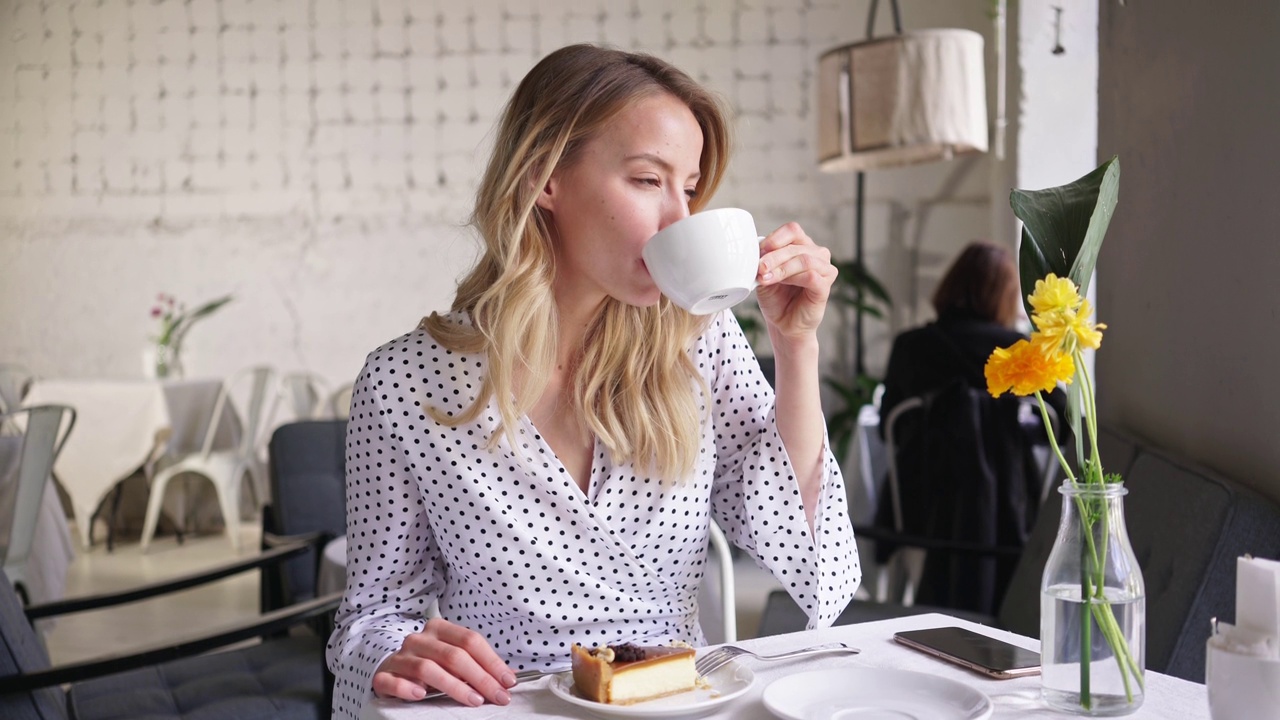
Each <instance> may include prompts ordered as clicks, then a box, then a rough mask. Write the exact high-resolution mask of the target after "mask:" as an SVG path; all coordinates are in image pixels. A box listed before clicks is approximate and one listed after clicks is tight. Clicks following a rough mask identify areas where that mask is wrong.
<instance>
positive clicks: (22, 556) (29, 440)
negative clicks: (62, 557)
mask: <svg viewBox="0 0 1280 720" xmlns="http://www.w3.org/2000/svg"><path fill="white" fill-rule="evenodd" d="M2 419H3V420H4V422H5V424H9V425H10V426H11V427H17V428H21V429H22V440H21V443H22V445H21V450H20V451H19V454H18V468H17V474H16V478H15V479H14V481H6V478H5V477H4V476H3V475H0V528H8V532H4V533H0V561H3V567H4V574H5V575H7V576H8V577H9V581H10V582H11V583H13V586H14V589H15V590H16V591H17V592H18V594H19V595H20V596H21V597H22V600H23V602H24V603H27V602H30V600H31V598H30V595H29V593H28V590H27V587H26V580H27V562H28V560H30V559H31V546H32V544H33V541H34V540H35V535H36V522H37V520H38V519H39V517H40V503H41V502H43V500H44V493H45V488H47V487H48V486H49V483H50V477H51V473H52V471H53V461H54V459H55V458H56V457H57V456H58V452H59V451H61V450H62V445H63V443H65V442H66V440H67V437H68V436H69V435H70V434H71V429H72V427H74V426H75V423H76V411H75V410H74V409H72V408H70V407H67V406H65V405H38V406H36V407H30V408H23V409H21V410H16V411H14V412H11V413H8V414H6V415H4V416H3V417H2ZM64 425H65V428H64ZM6 474H7V473H6Z"/></svg>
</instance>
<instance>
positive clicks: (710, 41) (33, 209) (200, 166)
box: [0, 0, 989, 385]
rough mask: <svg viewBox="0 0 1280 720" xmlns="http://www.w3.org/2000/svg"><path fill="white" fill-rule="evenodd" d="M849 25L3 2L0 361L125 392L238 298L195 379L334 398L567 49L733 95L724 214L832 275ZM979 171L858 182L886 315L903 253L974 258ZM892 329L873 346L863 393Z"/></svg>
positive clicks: (198, 357) (938, 14)
mask: <svg viewBox="0 0 1280 720" xmlns="http://www.w3.org/2000/svg"><path fill="white" fill-rule="evenodd" d="M902 5H903V10H904V16H905V19H906V21H907V25H908V27H927V26H931V25H933V24H935V22H934V19H936V18H943V19H945V20H946V21H947V24H957V23H958V22H959V24H961V25H962V26H965V27H970V28H973V29H976V30H979V31H982V32H984V34H989V32H988V28H987V24H986V16H985V10H986V3H985V2H983V1H981V0H964V2H962V1H961V0H954V2H948V3H943V4H939V3H937V2H929V1H928V0H904V2H902ZM866 7H867V4H866V2H865V0H859V1H850V0H595V1H594V2H592V1H584V0H540V2H537V3H530V2H525V1H524V0H470V1H469V2H465V3H455V2H447V1H446V0H412V1H411V0H197V1H196V2H186V1H184V0H148V1H147V2H129V1H127V0H0V338H3V341H2V342H0V361H10V362H21V363H23V364H26V365H28V366H29V367H31V368H33V369H34V370H36V371H37V372H38V373H40V374H41V375H44V376H116V377H137V376H138V375H139V374H140V372H141V368H140V355H141V351H142V348H143V347H144V346H145V345H146V344H147V342H148V336H149V335H150V334H151V333H152V332H153V331H154V327H153V324H152V321H151V319H150V317H149V315H148V311H149V309H150V307H151V304H152V301H153V299H154V297H155V295H156V293H158V292H169V293H174V294H177V295H178V296H179V297H181V298H182V299H184V300H186V301H187V302H189V303H195V302H199V301H202V300H205V299H207V298H211V297H214V296H216V295H219V294H222V293H226V292H233V293H235V294H236V298H237V299H236V302H235V303H233V304H232V305H229V306H228V307H227V308H225V309H224V310H223V311H221V312H220V313H219V314H218V315H216V316H214V317H212V318H210V319H208V320H206V321H205V322H204V323H203V324H202V325H201V326H199V327H197V328H196V330H195V331H194V332H193V333H192V335H191V337H190V339H189V358H188V362H187V367H188V369H189V371H191V372H192V373H196V374H205V373H208V374H223V373H229V372H231V371H233V370H235V369H237V368H239V367H241V366H244V365H247V364H250V363H256V362H263V361H266V362H271V363H273V364H275V365H276V366H278V367H279V368H281V369H282V370H287V369H294V368H309V369H312V370H315V371H318V372H320V373H321V374H323V375H325V376H326V377H328V378H329V379H330V381H331V382H333V383H334V384H335V385H336V384H338V383H341V382H346V381H348V380H350V379H351V378H352V377H354V375H355V373H356V371H357V369H358V368H359V366H360V364H361V362H362V361H363V358H364V355H365V353H366V352H368V351H369V350H371V349H372V348H373V347H374V346H376V345H378V344H380V343H381V342H384V341H385V340H387V339H389V338H391V337H393V336H395V335H397V334H399V333H401V332H403V331H405V330H408V329H409V328H411V327H412V326H413V325H414V324H415V323H416V321H417V320H418V318H419V317H421V316H422V315H423V314H425V313H428V312H430V311H431V310H433V309H442V308H445V307H447V305H448V303H449V301H450V299H451V296H452V289H453V284H454V281H455V279H456V277H457V276H458V274H459V273H460V272H461V271H462V270H463V269H464V268H465V267H466V266H467V265H468V264H469V262H470V259H471V257H472V256H473V253H474V245H473V243H472V241H471V240H470V234H469V231H468V230H467V229H466V228H465V222H466V218H467V215H468V212H469V206H470V202H471V199H472V195H473V193H474V183H475V181H476V179H477V178H478V175H479V173H480V170H481V168H482V165H483V162H484V159H485V153H486V152H487V149H488V144H489V142H490V140H491V132H492V127H493V123H494V121H495V119H496V118H497V115H498V113H499V111H500V109H501V105H502V103H503V102H504V101H505V99H506V97H507V96H508V95H509V94H510V92H511V90H512V89H513V87H514V84H515V83H516V82H518V80H519V78H520V77H521V76H522V75H523V74H524V72H525V71H527V69H528V68H529V67H530V66H532V64H533V63H534V62H536V61H537V59H538V58H540V57H541V56H543V55H544V54H546V53H547V52H549V51H551V50H553V49H555V48H556V47H559V46H561V45H564V44H567V43H571V42H579V41H598V42H606V43H610V44H613V45H616V46H619V47H623V48H627V49H637V50H645V51H650V52H654V53H655V54H658V55H661V56H663V57H666V58H668V59H670V60H672V61H673V62H675V63H676V64H678V65H680V66H681V67H683V68H684V69H686V70H687V71H689V72H690V73H691V74H692V75H694V76H695V77H696V78H698V79H699V80H701V81H702V82H704V83H707V84H708V85H709V86H711V87H712V88H714V89H715V90H717V91H718V92H720V93H722V94H724V96H725V97H726V98H727V99H728V100H729V102H730V103H731V105H732V106H733V107H734V108H735V111H736V114H737V123H738V124H737V130H738V133H737V140H738V154H737V155H736V157H735V159H734V162H733V164H732V166H731V175H730V177H729V179H728V182H726V184H725V185H724V188H723V190H722V192H721V194H720V195H719V196H718V197H717V198H716V199H715V201H714V202H715V204H716V205H720V206H726V205H741V206H744V207H747V208H748V209H750V210H752V211H753V212H754V213H755V214H756V216H757V220H758V222H759V224H760V225H761V227H762V228H763V229H772V228H773V227H775V226H776V225H778V224H780V223H782V222H785V221H787V220H798V221H800V222H801V223H802V224H803V225H804V226H805V227H806V229H808V231H809V233H810V234H811V235H813V236H814V237H815V238H816V239H817V240H818V241H819V242H824V243H827V244H828V245H830V246H831V247H832V248H833V251H834V252H835V253H836V254H837V255H838V256H848V255H850V254H851V252H852V241H851V231H850V228H851V225H852V210H851V208H850V207H849V205H850V204H851V201H852V190H851V188H852V178H851V177H849V176H847V175H837V176H829V177H828V176H823V175H820V174H818V173H817V171H816V168H815V166H814V161H813V132H814V125H815V120H814V117H813V114H812V108H813V95H814V88H813V86H812V82H813V66H814V62H815V61H816V58H817V56H818V54H819V53H820V52H821V51H823V50H825V49H827V48H829V47H831V46H833V45H836V44H839V43H843V42H849V41H852V40H856V39H860V38H861V37H862V35H863V33H864V27H865V13H866ZM885 12H887V10H885ZM957 16H958V17H959V20H957ZM880 27H881V28H882V29H883V28H886V27H887V23H886V22H884V19H883V18H882V22H881V24H880ZM970 165H971V166H972V167H969V168H968V175H969V176H972V178H973V179H972V181H968V180H967V181H965V182H964V183H962V184H961V187H960V189H959V190H957V191H955V193H954V196H946V197H941V198H939V197H937V195H938V193H939V191H940V188H942V187H944V186H945V185H946V183H947V181H948V179H949V178H951V177H952V176H953V175H955V174H957V173H958V172H960V170H959V169H958V168H959V163H946V164H942V165H938V166H931V167H928V168H919V169H912V170H911V171H909V172H908V173H906V174H905V175H904V174H903V172H900V171H892V172H888V173H878V174H873V175H872V176H871V177H870V178H869V181H868V187H869V189H870V191H871V196H870V204H869V208H868V236H867V248H868V256H869V258H870V260H871V262H872V263H873V270H875V271H876V272H878V273H881V274H882V275H884V276H885V277H886V280H888V281H889V282H890V285H891V287H892V288H893V289H894V290H895V292H899V291H905V289H907V288H909V287H910V283H909V282H904V278H907V279H910V277H911V276H912V274H913V273H914V272H915V270H914V267H912V266H907V265H904V264H903V262H904V261H903V257H904V256H909V255H910V253H906V251H904V250H903V248H902V247H899V246H900V245H901V244H902V243H903V242H904V241H906V242H909V243H912V244H913V245H912V247H914V246H915V245H919V244H923V245H924V247H925V249H926V250H930V252H924V253H916V254H917V255H925V256H927V261H926V263H925V265H926V266H925V267H924V269H923V276H922V277H924V278H926V280H927V279H928V278H930V277H932V275H930V273H935V274H936V268H937V266H938V265H939V264H945V263H946V262H947V261H948V260H949V259H950V255H951V254H952V253H953V252H954V249H955V248H957V247H958V246H959V245H960V244H961V243H963V242H964V241H965V240H968V239H970V238H972V237H979V236H985V235H986V234H987V227H986V224H985V222H986V221H985V217H986V214H985V212H984V211H983V207H984V204H985V203H987V202H988V198H987V193H986V184H985V180H984V178H985V170H984V168H985V167H986V166H985V161H982V160H979V161H977V162H976V163H970ZM940 208H942V209H943V210H945V212H943V211H941V210H940ZM948 208H950V209H948ZM895 209H896V210H895ZM893 212H896V213H897V217H899V220H898V221H896V222H890V221H889V220H888V218H890V217H891V214H892V213H893ZM924 217H928V218H929V219H928V225H927V226H920V227H917V225H916V221H917V220H918V219H920V218H924ZM940 218H945V222H939V219H940ZM890 233H894V237H893V239H892V240H891V239H890V237H889V234H890ZM904 253H906V254H905V255H904ZM927 289H931V288H921V289H919V291H920V292H925V291H926V290H927ZM911 305H912V303H911V302H909V301H904V302H903V303H902V306H903V307H910V306H911ZM918 319H922V318H911V317H903V316H902V315H901V311H900V313H899V316H897V318H896V319H895V321H894V322H895V325H900V324H908V323H913V322H915V321H917V320H918ZM891 330H892V328H891V327H887V326H877V325H873V326H872V328H871V336H872V338H873V339H874V340H876V342H877V344H876V346H875V347H873V348H872V350H871V354H870V356H869V358H870V361H871V365H872V368H873V369H876V368H877V367H878V366H879V365H880V364H882V363H883V361H884V357H883V355H884V353H885V352H887V340H888V338H889V337H890V336H891ZM832 345H833V346H834V343H833V344H832ZM831 352H832V353H833V355H834V353H835V349H834V347H833V349H832V351H831Z"/></svg>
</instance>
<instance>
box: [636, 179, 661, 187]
mask: <svg viewBox="0 0 1280 720" xmlns="http://www.w3.org/2000/svg"><path fill="white" fill-rule="evenodd" d="M636 182H638V183H640V184H642V185H652V186H654V187H661V186H662V183H661V182H660V181H659V180H658V178H651V177H642V178H636Z"/></svg>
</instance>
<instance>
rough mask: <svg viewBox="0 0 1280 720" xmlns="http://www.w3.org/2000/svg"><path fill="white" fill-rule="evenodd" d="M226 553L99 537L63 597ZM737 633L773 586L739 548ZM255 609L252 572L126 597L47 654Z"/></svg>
mask: <svg viewBox="0 0 1280 720" xmlns="http://www.w3.org/2000/svg"><path fill="white" fill-rule="evenodd" d="M242 533H243V534H242V546H243V550H242V552H243V553H245V554H248V553H253V552H256V548H257V547H258V534H257V529H256V528H255V527H254V526H253V524H252V523H246V524H245V528H244V529H243V530H242ZM232 557H233V552H232V550H231V544H230V543H229V542H228V541H227V539H226V537H225V536H223V535H205V536H200V537H194V538H188V539H187V540H186V542H185V543H183V544H181V545H179V544H178V543H177V541H176V540H175V539H174V538H173V537H171V536H170V537H161V538H157V539H156V540H155V541H154V542H153V543H152V544H151V548H150V549H149V551H148V552H147V553H145V554H144V553H142V552H141V551H140V550H139V546H138V544H137V542H125V543H121V544H118V545H117V546H116V548H115V550H114V551H113V552H110V553H108V552H107V551H106V548H105V547H104V546H103V545H102V544H101V543H99V544H98V545H96V546H94V548H92V549H91V550H88V551H85V550H83V549H81V550H79V552H78V555H77V557H76V559H75V561H74V562H73V563H72V565H71V570H70V572H69V574H68V577H67V596H68V597H76V596H80V595H91V594H95V593H102V592H108V591H112V590H120V589H124V588H128V587H132V586H136V585H140V584H144V583H148V582H154V581H157V580H161V579H164V578H169V577H174V576H177V575H182V574H185V573H188V572H192V571H195V570H199V569H201V568H205V567H210V566H213V565H218V564H221V563H223V562H226V561H228V560H230V559H231V558H232ZM734 571H735V582H734V585H735V590H736V594H737V603H738V634H739V637H743V638H746V637H751V636H753V635H754V634H755V630H756V627H757V626H758V625H759V618H760V611H761V610H762V609H763V607H764V601H765V598H766V597H768V594H769V592H770V591H772V590H774V589H776V588H778V587H780V586H779V585H778V583H777V581H775V580H774V579H773V577H772V576H771V575H769V574H768V573H767V572H765V571H763V570H761V569H760V568H758V567H756V565H755V563H754V562H753V561H752V560H751V559H750V558H749V557H747V556H746V555H742V556H740V557H739V558H738V559H737V561H735V563H734ZM257 613H258V576H257V574H256V573H244V574H242V575H239V576H237V577H234V578H228V579H226V580H222V581H219V582H217V583H213V584H210V585H207V586H205V587H202V588H194V589H191V590H186V591H183V592H181V593H177V594H174V595H171V596H168V597H166V598H162V599H156V600H148V601H145V602H140V603H132V604H129V605H126V606H122V607H119V608H115V609H111V610H101V611H95V612H87V613H77V614H75V615H69V616H67V617H64V618H60V619H58V620H57V622H56V623H55V624H54V625H53V627H52V628H50V629H49V630H48V631H47V633H46V640H47V644H48V648H49V654H50V656H51V657H52V659H53V660H54V662H55V663H57V664H63V663H67V662H72V661H75V660H81V659H86V658H91V657H96V656H100V655H103V654H107V653H111V652H117V651H123V650H129V649H133V648H137V647H140V646H144V645H147V644H150V643H153V642H156V643H158V642H163V641H165V640H166V639H172V638H173V637H175V636H180V635H186V634H192V635H196V634H201V633H202V632H207V631H209V630H212V629H214V628H217V627H219V626H220V625H223V624H226V623H231V622H235V621H237V620H241V619H244V618H250V617H253V616H255V615H257Z"/></svg>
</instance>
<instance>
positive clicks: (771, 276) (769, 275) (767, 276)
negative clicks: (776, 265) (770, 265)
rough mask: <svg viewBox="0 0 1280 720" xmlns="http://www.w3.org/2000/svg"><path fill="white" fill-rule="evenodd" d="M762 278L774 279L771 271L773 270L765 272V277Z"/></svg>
mask: <svg viewBox="0 0 1280 720" xmlns="http://www.w3.org/2000/svg"><path fill="white" fill-rule="evenodd" d="M761 279H762V280H772V279H773V273H771V272H767V273H765V274H764V277H763V278H761Z"/></svg>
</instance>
